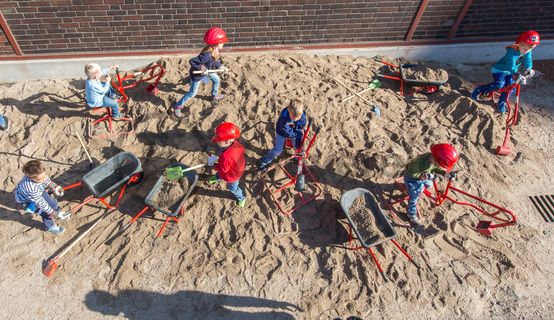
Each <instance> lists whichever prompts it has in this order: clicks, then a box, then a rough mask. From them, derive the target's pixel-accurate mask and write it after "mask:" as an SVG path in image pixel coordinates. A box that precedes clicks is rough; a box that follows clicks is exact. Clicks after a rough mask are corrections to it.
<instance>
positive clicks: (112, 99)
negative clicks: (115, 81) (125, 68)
mask: <svg viewBox="0 0 554 320" xmlns="http://www.w3.org/2000/svg"><path fill="white" fill-rule="evenodd" d="M116 68H117V66H116V65H114V66H110V67H109V68H103V69H102V68H101V67H100V66H99V65H98V64H96V63H89V64H87V65H86V66H85V74H86V75H87V81H86V82H85V97H86V101H87V106H88V107H90V108H99V107H108V108H110V109H111V110H112V118H120V117H121V114H120V112H119V105H118V103H117V94H116V92H115V90H114V89H113V88H112V86H111V85H110V81H111V79H112V78H111V77H110V75H109V72H110V70H112V69H113V70H115V69H116Z"/></svg>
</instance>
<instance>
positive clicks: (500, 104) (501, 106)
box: [498, 102, 507, 114]
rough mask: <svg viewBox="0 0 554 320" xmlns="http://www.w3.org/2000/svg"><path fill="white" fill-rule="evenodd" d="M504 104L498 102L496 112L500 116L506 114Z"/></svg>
mask: <svg viewBox="0 0 554 320" xmlns="http://www.w3.org/2000/svg"><path fill="white" fill-rule="evenodd" d="M506 111H507V110H506V102H499V103H498V112H500V113H501V114H504V113H506Z"/></svg>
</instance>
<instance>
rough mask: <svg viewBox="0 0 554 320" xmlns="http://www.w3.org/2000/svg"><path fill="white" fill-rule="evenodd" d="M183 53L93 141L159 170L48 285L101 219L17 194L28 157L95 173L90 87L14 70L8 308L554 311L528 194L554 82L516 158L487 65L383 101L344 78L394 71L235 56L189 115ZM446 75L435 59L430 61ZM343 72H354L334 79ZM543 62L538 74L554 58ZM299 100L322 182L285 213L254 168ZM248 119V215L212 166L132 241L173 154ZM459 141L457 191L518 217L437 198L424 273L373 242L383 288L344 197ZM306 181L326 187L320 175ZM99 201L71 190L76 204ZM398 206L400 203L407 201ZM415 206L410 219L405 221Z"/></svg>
mask: <svg viewBox="0 0 554 320" xmlns="http://www.w3.org/2000/svg"><path fill="white" fill-rule="evenodd" d="M189 58H190V57H179V58H170V59H166V62H167V74H166V75H165V77H164V78H163V79H162V81H161V83H160V85H159V90H160V93H159V95H158V96H151V95H149V94H147V93H146V92H145V91H144V89H145V88H146V86H147V84H141V85H140V86H139V87H138V88H135V89H131V90H128V95H129V96H130V97H132V100H131V102H130V103H129V108H128V110H126V111H127V112H128V113H129V114H130V115H131V116H133V117H134V119H135V122H136V128H135V129H136V132H135V134H134V135H130V136H128V137H120V138H117V139H115V140H113V141H109V140H99V141H89V142H88V148H89V150H90V153H91V155H92V157H93V158H95V159H96V160H97V161H100V162H103V161H105V159H108V158H109V157H111V156H112V155H114V154H116V153H117V152H120V151H122V150H125V151H129V152H132V153H134V154H135V155H137V156H138V157H139V158H140V160H141V162H142V167H143V169H144V180H143V181H142V182H141V183H140V184H139V185H137V186H134V187H132V188H129V189H128V192H127V194H126V195H125V197H124V198H123V200H122V203H121V205H120V207H119V209H118V210H117V211H115V212H113V213H112V214H110V215H109V216H108V217H107V218H106V219H105V220H103V221H102V222H101V223H100V224H99V226H98V228H97V229H95V230H93V232H91V234H89V235H88V236H87V237H86V238H85V239H84V240H83V241H82V242H80V243H79V244H78V245H77V246H76V247H74V248H73V249H72V251H70V252H69V253H68V254H67V255H66V256H64V258H63V261H61V266H60V268H59V269H58V271H57V272H56V274H55V276H54V277H53V278H52V279H51V280H46V279H45V278H44V277H43V275H42V274H41V268H42V263H43V260H44V259H47V258H49V255H51V254H54V253H55V252H56V250H57V249H58V248H60V247H62V246H63V245H64V244H66V243H67V242H69V241H70V240H71V239H73V238H74V237H76V236H77V235H78V234H79V233H80V232H82V230H84V228H86V227H87V226H88V225H90V223H91V222H93V221H94V220H95V219H96V218H97V217H98V216H99V215H100V214H101V213H102V212H103V210H104V209H103V208H102V207H100V206H98V205H97V204H96V203H92V204H91V205H89V206H85V207H84V208H83V210H81V211H79V212H78V213H76V214H75V215H74V216H73V217H72V218H71V220H69V221H67V222H64V223H63V225H64V227H66V229H67V231H66V233H64V234H63V235H61V236H58V237H54V236H51V235H48V234H45V233H44V232H42V231H41V230H40V222H39V221H38V220H36V218H31V217H21V216H19V215H18V214H17V212H15V210H13V209H12V208H13V200H12V195H11V193H10V192H11V191H12V190H13V188H14V187H15V185H16V184H17V182H18V181H19V179H20V178H21V174H20V170H21V166H22V165H23V164H24V162H26V161H28V160H30V159H40V160H44V161H45V164H46V166H47V167H48V169H49V173H50V175H51V177H52V178H53V180H54V181H56V182H58V183H60V184H69V183H73V182H75V181H78V180H79V179H80V178H82V176H83V175H84V174H85V173H86V172H88V161H87V160H86V157H85V155H84V154H83V152H82V150H81V147H80V144H79V142H78V140H77V139H76V138H74V136H73V135H72V134H73V132H78V133H81V134H83V133H84V132H85V128H86V127H85V125H86V117H87V116H88V113H87V112H86V111H85V107H84V104H83V90H84V81H83V80H82V79H72V80H48V81H44V80H42V81H25V82H16V83H5V84H2V85H1V90H0V111H1V112H3V113H5V114H6V115H7V116H8V117H9V118H10V120H11V124H12V130H11V131H10V132H8V133H3V132H2V133H0V144H1V145H2V152H1V153H0V159H1V161H2V166H0V185H2V189H1V190H2V191H0V192H1V193H0V205H1V206H0V208H1V211H0V234H1V236H0V248H1V250H0V258H1V259H2V261H5V262H6V263H5V264H4V267H3V273H2V278H1V279H0V292H1V295H2V297H3V303H4V307H3V308H1V310H0V316H1V317H2V318H3V319H30V318H61V319H65V318H76V317H80V318H83V319H89V318H90V319H93V318H94V319H96V318H102V317H103V316H104V317H106V318H111V317H118V318H129V319H149V318H156V319H172V318H179V317H181V318H210V319H267V318H275V319H293V318H296V319H333V318H335V317H342V318H346V317H347V316H350V315H357V316H360V317H361V318H363V319H372V318H386V319H405V318H410V319H429V318H431V319H453V318H470V319H482V318H497V319H506V318H508V319H510V318H530V319H539V318H549V317H551V316H552V311H551V310H550V307H549V305H548V304H547V303H544V301H549V300H551V299H552V298H554V293H553V291H552V286H551V284H550V283H549V282H548V281H545V279H551V278H552V277H553V276H554V275H553V271H552V268H551V266H552V265H554V252H553V251H554V249H552V248H554V246H552V241H553V236H552V234H553V233H552V226H551V225H547V224H545V223H544V222H543V221H542V220H541V219H542V218H541V217H540V216H539V215H538V213H536V212H535V211H534V210H535V209H534V208H533V207H532V204H531V203H530V202H529V201H528V198H527V197H528V196H529V195H531V194H545V193H551V191H550V190H549V189H548V188H547V187H545V186H551V185H553V183H554V179H553V178H552V177H554V165H553V163H552V161H551V160H550V159H551V154H552V152H553V150H554V133H553V132H554V122H553V121H552V118H553V117H552V104H553V98H552V92H554V84H553V83H552V81H551V80H549V79H540V78H539V79H536V80H534V82H532V83H531V84H530V85H529V86H527V87H525V88H524V89H522V103H523V104H524V109H525V114H523V115H522V118H521V121H520V123H519V124H518V126H517V127H516V128H515V129H514V130H513V131H512V138H511V139H510V144H511V146H512V149H513V152H512V154H511V155H510V156H508V157H499V156H496V155H495V154H494V148H495V147H496V146H497V145H498V144H499V143H501V141H502V139H503V134H504V132H503V131H504V130H503V119H502V118H501V117H500V116H499V115H498V114H497V113H496V112H495V110H496V109H495V108H494V107H493V106H491V105H489V104H484V103H476V102H474V101H472V100H471V99H470V98H469V93H470V90H471V88H472V87H473V85H474V84H475V83H485V82H488V81H490V74H489V68H490V66H489V65H486V66H468V65H455V66H454V65H453V66H447V68H446V69H447V70H448V73H449V75H450V78H449V81H448V83H447V84H446V85H445V86H443V87H441V90H440V91H439V92H437V93H435V94H433V95H430V96H424V95H420V94H415V95H412V96H409V97H401V96H399V95H398V82H396V81H392V80H386V79H381V81H382V82H383V85H382V87H381V88H379V89H377V90H372V91H370V92H367V93H364V96H365V97H367V99H369V100H370V101H371V102H372V104H377V105H379V106H380V108H381V117H380V118H377V117H375V115H374V114H373V112H371V105H369V104H367V103H366V102H364V101H362V100H361V99H358V98H353V99H351V100H349V101H348V102H346V103H341V102H340V100H341V99H343V98H345V97H346V96H348V95H350V93H349V92H347V91H346V90H345V89H344V88H342V87H339V86H338V85H337V84H336V82H335V81H334V80H332V76H337V77H338V78H339V79H340V80H341V81H343V82H345V83H346V84H347V85H349V86H350V87H351V88H352V89H353V90H356V91H359V90H362V89H363V88H364V87H365V86H367V83H369V82H370V81H371V80H372V79H374V78H376V77H377V76H376V74H377V73H379V72H380V71H379V68H381V67H382V65H380V64H378V63H377V62H374V61H373V60H372V59H368V58H363V57H337V56H316V57H313V56H307V55H293V54H276V55H249V56H246V55H236V56H224V60H225V64H226V65H227V66H228V67H229V68H230V69H231V71H230V73H229V74H227V75H223V76H222V82H221V91H222V92H223V93H225V94H226V98H225V99H223V100H221V101H220V105H219V106H217V107H215V108H214V107H212V106H211V104H210V101H209V99H208V96H209V93H210V87H209V86H206V85H202V86H201V87H200V90H199V93H198V96H197V98H196V99H194V100H193V101H192V103H190V104H188V105H187V106H186V107H185V109H184V113H185V116H186V117H185V118H184V119H182V120H181V121H177V119H175V118H174V117H173V116H172V115H171V113H170V112H168V111H169V110H170V108H171V105H172V104H173V103H174V102H175V100H176V99H178V98H180V97H181V96H182V95H183V94H184V93H185V92H186V90H188V86H189V85H188V78H187V74H188V59H189ZM426 65H429V66H430V67H433V68H437V67H442V68H444V66H437V65H434V64H427V63H426ZM337 70H339V73H338V74H337ZM539 71H540V69H539ZM292 97H302V98H303V99H304V101H305V102H306V112H307V114H308V115H309V116H311V117H313V118H314V120H315V123H316V124H317V125H318V126H321V128H322V129H321V131H320V134H319V136H318V137H319V138H318V141H317V142H316V144H315V145H314V148H313V150H312V152H311V155H310V159H309V166H310V170H311V171H312V173H313V174H314V176H315V177H316V178H317V179H318V180H319V181H320V186H321V188H322V191H323V193H322V195H321V196H320V197H319V198H318V199H317V200H315V201H313V202H311V203H310V204H309V205H306V206H304V207H303V208H301V209H300V210H298V211H297V212H295V213H294V214H292V215H291V216H285V215H283V214H281V213H280V212H279V211H278V210H276V208H275V206H274V205H272V204H271V202H270V201H269V200H268V196H267V194H265V193H264V192H263V190H264V188H263V186H262V185H261V183H260V179H259V176H258V175H257V173H256V172H255V169H254V168H255V164H256V161H257V160H258V159H259V158H260V157H261V156H262V155H263V154H264V153H265V152H266V151H267V150H268V149H269V148H271V147H272V144H273V140H274V123H275V121H276V119H277V116H278V115H279V112H280V111H281V110H282V108H284V107H285V106H286V105H287V104H288V102H289V100H290V99H291V98H292ZM222 121H232V122H235V123H237V124H238V125H239V126H240V127H241V131H242V135H241V142H242V143H243V144H244V145H245V148H246V158H247V168H246V172H245V175H244V178H243V179H242V182H241V186H242V187H243V188H244V190H245V191H246V193H247V196H248V202H247V205H246V207H245V208H243V209H239V208H237V206H236V204H235V201H234V199H233V198H232V196H231V195H230V193H229V192H228V191H226V190H225V184H224V183H220V184H216V185H213V186H212V185H209V184H208V183H206V181H205V180H206V179H207V177H208V174H210V173H212V172H209V170H210V169H206V171H204V172H200V173H201V176H200V181H199V182H198V185H197V187H196V188H195V192H194V193H193V195H192V196H191V197H190V198H189V199H188V200H187V201H186V202H185V204H184V212H183V215H182V217H181V218H180V221H179V223H174V222H170V223H168V225H167V228H166V229H165V231H164V233H163V234H162V236H161V237H160V238H158V239H157V240H154V235H155V234H156V233H157V232H158V230H159V228H160V227H161V225H162V222H163V221H164V220H163V219H164V218H165V216H163V215H162V214H161V213H154V214H151V213H147V214H145V215H144V216H143V217H142V218H140V219H139V220H138V221H137V222H136V223H134V224H133V225H132V226H131V227H130V228H129V229H127V230H126V231H125V232H124V233H123V234H118V231H119V230H120V228H121V227H122V226H123V225H125V224H127V223H128V222H129V221H130V219H131V217H132V216H134V215H135V214H137V213H138V212H139V211H140V210H141V209H142V208H144V206H145V204H144V198H145V197H146V194H147V193H148V191H149V190H151V188H152V187H153V185H154V183H155V182H156V180H157V178H158V177H159V175H160V172H162V171H163V170H164V169H165V168H166V167H167V166H168V165H170V164H172V163H175V162H181V163H184V164H186V165H192V164H195V163H201V162H202V161H205V157H206V154H207V153H208V152H209V151H210V148H213V144H212V143H211V136H212V135H213V130H214V128H215V126H216V125H217V124H219V123H220V122H222ZM447 141H448V142H451V143H453V144H454V145H455V146H456V147H457V148H458V150H459V151H460V153H461V159H460V161H459V163H458V165H457V169H458V170H459V171H460V173H459V174H458V180H457V181H456V182H455V183H456V185H457V186H459V187H460V188H462V189H464V190H467V191H468V192H471V193H473V194H477V195H479V196H480V197H483V198H485V199H488V200H491V201H493V202H495V203H498V204H500V205H502V206H505V207H508V208H510V209H511V210H513V211H514V212H515V213H516V214H518V218H519V220H518V225H517V226H512V227H508V228H500V229H497V230H495V231H494V234H493V237H492V238H485V237H483V236H481V235H480V234H478V233H477V232H476V231H475V230H474V226H475V224H476V223H477V221H478V220H481V219H484V217H483V216H482V215H480V214H478V213H476V212H474V211H472V210H470V209H467V208H464V207H460V206H453V205H450V204H445V205H443V206H441V207H438V208H435V207H434V206H433V205H432V203H431V202H430V201H429V200H427V199H425V198H424V199H422V201H421V202H420V206H419V208H420V210H421V213H422V217H423V220H424V223H425V224H426V227H425V228H423V230H421V231H420V230H418V231H416V230H414V229H406V228H402V227H399V226H397V227H396V231H397V234H398V236H397V240H398V242H399V243H400V244H401V245H402V246H403V247H404V248H405V249H406V250H407V251H408V253H409V254H410V255H411V256H412V257H413V258H414V260H415V261H416V262H417V263H418V265H419V266H420V267H421V268H419V269H418V268H417V267H416V266H415V265H413V264H411V263H409V262H408V261H407V259H406V258H405V257H404V256H403V255H402V254H401V253H400V252H399V251H398V250H397V249H396V248H395V247H394V245H392V243H389V242H387V243H384V244H383V246H382V248H381V249H380V250H376V251H375V252H376V255H377V257H378V259H379V261H380V262H381V264H382V266H383V268H384V270H385V273H386V274H387V277H388V278H389V279H390V280H391V281H389V282H384V281H383V280H382V279H381V277H380V276H379V274H378V271H377V269H376V267H375V265H374V263H373V262H372V260H371V257H369V256H368V254H367V252H364V251H355V252H354V251H349V250H346V249H345V248H344V244H345V241H347V239H348V233H347V231H348V230H347V227H346V226H345V225H344V224H343V223H341V221H344V220H343V219H342V218H343V214H342V212H341V209H340V205H339V203H338V201H339V199H340V196H341V194H342V193H343V192H344V191H346V190H349V189H353V188H357V187H363V188H366V189H370V190H371V191H372V192H373V194H375V195H376V197H377V198H378V199H379V201H381V203H380V204H381V207H383V208H386V205H385V203H384V199H385V198H386V193H387V192H388V190H390V189H391V188H392V182H393V181H394V179H395V178H398V177H400V176H401V172H402V170H403V168H404V166H405V164H406V163H407V162H408V161H409V160H410V159H413V158H414V157H416V156H417V155H419V154H421V153H423V152H426V151H427V150H428V148H429V146H430V145H431V144H433V143H437V142H447ZM308 187H310V186H309V185H308ZM86 196H87V193H86V190H72V191H68V192H66V196H65V197H64V200H63V201H62V202H61V205H62V207H63V208H67V207H69V206H71V205H74V204H75V203H76V201H78V200H82V199H83V198H84V197H86ZM395 208H396V210H398V211H399V212H401V211H403V210H405V207H403V206H402V205H399V206H395ZM400 218H401V219H403V220H404V221H405V216H401V215H400Z"/></svg>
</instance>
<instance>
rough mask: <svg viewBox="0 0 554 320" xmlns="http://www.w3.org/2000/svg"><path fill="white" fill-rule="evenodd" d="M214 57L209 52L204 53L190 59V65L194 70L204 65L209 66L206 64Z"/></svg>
mask: <svg viewBox="0 0 554 320" xmlns="http://www.w3.org/2000/svg"><path fill="white" fill-rule="evenodd" d="M211 59H212V57H211V55H210V54H209V53H203V54H200V55H198V56H197V57H194V58H192V59H190V60H189V63H190V66H191V67H192V69H193V70H201V69H202V66H204V68H206V69H207V68H208V67H207V66H206V64H207V63H208V62H209V61H210V60H211Z"/></svg>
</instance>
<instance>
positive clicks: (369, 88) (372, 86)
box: [340, 79, 381, 102]
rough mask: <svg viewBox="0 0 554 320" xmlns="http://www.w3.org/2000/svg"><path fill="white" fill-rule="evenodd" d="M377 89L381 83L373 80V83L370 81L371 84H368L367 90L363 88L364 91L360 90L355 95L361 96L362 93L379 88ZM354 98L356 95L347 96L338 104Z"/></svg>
mask: <svg viewBox="0 0 554 320" xmlns="http://www.w3.org/2000/svg"><path fill="white" fill-rule="evenodd" d="M379 87H381V81H379V80H377V79H375V80H373V81H371V82H370V83H369V86H368V87H367V88H365V89H364V90H362V91H359V92H357V94H362V93H364V92H366V91H369V90H375V89H377V88H379ZM355 96H356V95H355V94H353V95H351V96H348V97H346V98H344V99H342V100H341V101H340V102H345V101H348V100H350V99H352V98H354V97H355Z"/></svg>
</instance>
